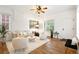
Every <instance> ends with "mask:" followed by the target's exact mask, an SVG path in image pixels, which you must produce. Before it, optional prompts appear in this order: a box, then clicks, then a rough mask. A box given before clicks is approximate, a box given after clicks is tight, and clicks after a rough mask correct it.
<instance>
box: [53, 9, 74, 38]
mask: <svg viewBox="0 0 79 59" xmlns="http://www.w3.org/2000/svg"><path fill="white" fill-rule="evenodd" d="M53 17H54V22H55V31H57V32H59V37H60V38H66V39H68V38H70V39H71V38H73V36H75V35H76V28H75V27H76V9H72V10H67V11H62V12H61V13H58V14H55V15H54V16H53ZM63 29H64V30H63Z"/></svg>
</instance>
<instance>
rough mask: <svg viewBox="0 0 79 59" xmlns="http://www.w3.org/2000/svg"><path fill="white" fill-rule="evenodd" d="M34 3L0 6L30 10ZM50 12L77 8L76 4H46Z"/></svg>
mask: <svg viewBox="0 0 79 59" xmlns="http://www.w3.org/2000/svg"><path fill="white" fill-rule="evenodd" d="M33 6H34V5H0V7H7V8H11V9H18V10H20V9H25V10H30V9H32V7H33ZM46 6H47V8H48V10H47V11H48V13H58V12H61V11H64V10H70V9H76V6H75V5H46Z"/></svg>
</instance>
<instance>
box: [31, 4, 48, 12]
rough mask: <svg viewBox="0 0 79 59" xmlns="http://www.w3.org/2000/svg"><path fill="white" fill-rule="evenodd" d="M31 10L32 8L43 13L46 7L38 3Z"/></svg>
mask: <svg viewBox="0 0 79 59" xmlns="http://www.w3.org/2000/svg"><path fill="white" fill-rule="evenodd" d="M31 10H33V11H34V12H36V13H37V14H42V13H45V11H46V10H47V7H43V6H40V5H36V6H35V8H33V9H31Z"/></svg>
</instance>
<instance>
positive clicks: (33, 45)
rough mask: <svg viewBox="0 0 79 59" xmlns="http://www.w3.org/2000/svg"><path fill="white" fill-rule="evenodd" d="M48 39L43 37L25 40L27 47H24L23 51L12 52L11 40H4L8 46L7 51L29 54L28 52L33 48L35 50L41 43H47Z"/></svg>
mask: <svg viewBox="0 0 79 59" xmlns="http://www.w3.org/2000/svg"><path fill="white" fill-rule="evenodd" d="M48 41H49V40H48V39H45V40H40V39H39V40H38V39H37V40H35V41H34V42H29V41H26V43H27V47H26V49H25V51H16V52H14V51H15V50H14V48H13V46H12V42H10V41H9V42H6V45H7V48H8V51H9V53H10V54H29V53H30V52H32V51H33V50H35V49H36V48H38V47H40V46H42V45H43V44H45V43H47V42H48Z"/></svg>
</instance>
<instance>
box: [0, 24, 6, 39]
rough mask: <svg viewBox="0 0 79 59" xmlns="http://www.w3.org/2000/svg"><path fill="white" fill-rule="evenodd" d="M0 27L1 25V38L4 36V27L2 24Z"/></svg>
mask: <svg viewBox="0 0 79 59" xmlns="http://www.w3.org/2000/svg"><path fill="white" fill-rule="evenodd" d="M0 27H2V28H0V33H1V36H2V38H4V37H5V34H6V29H5V27H4V26H3V25H2V26H0Z"/></svg>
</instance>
